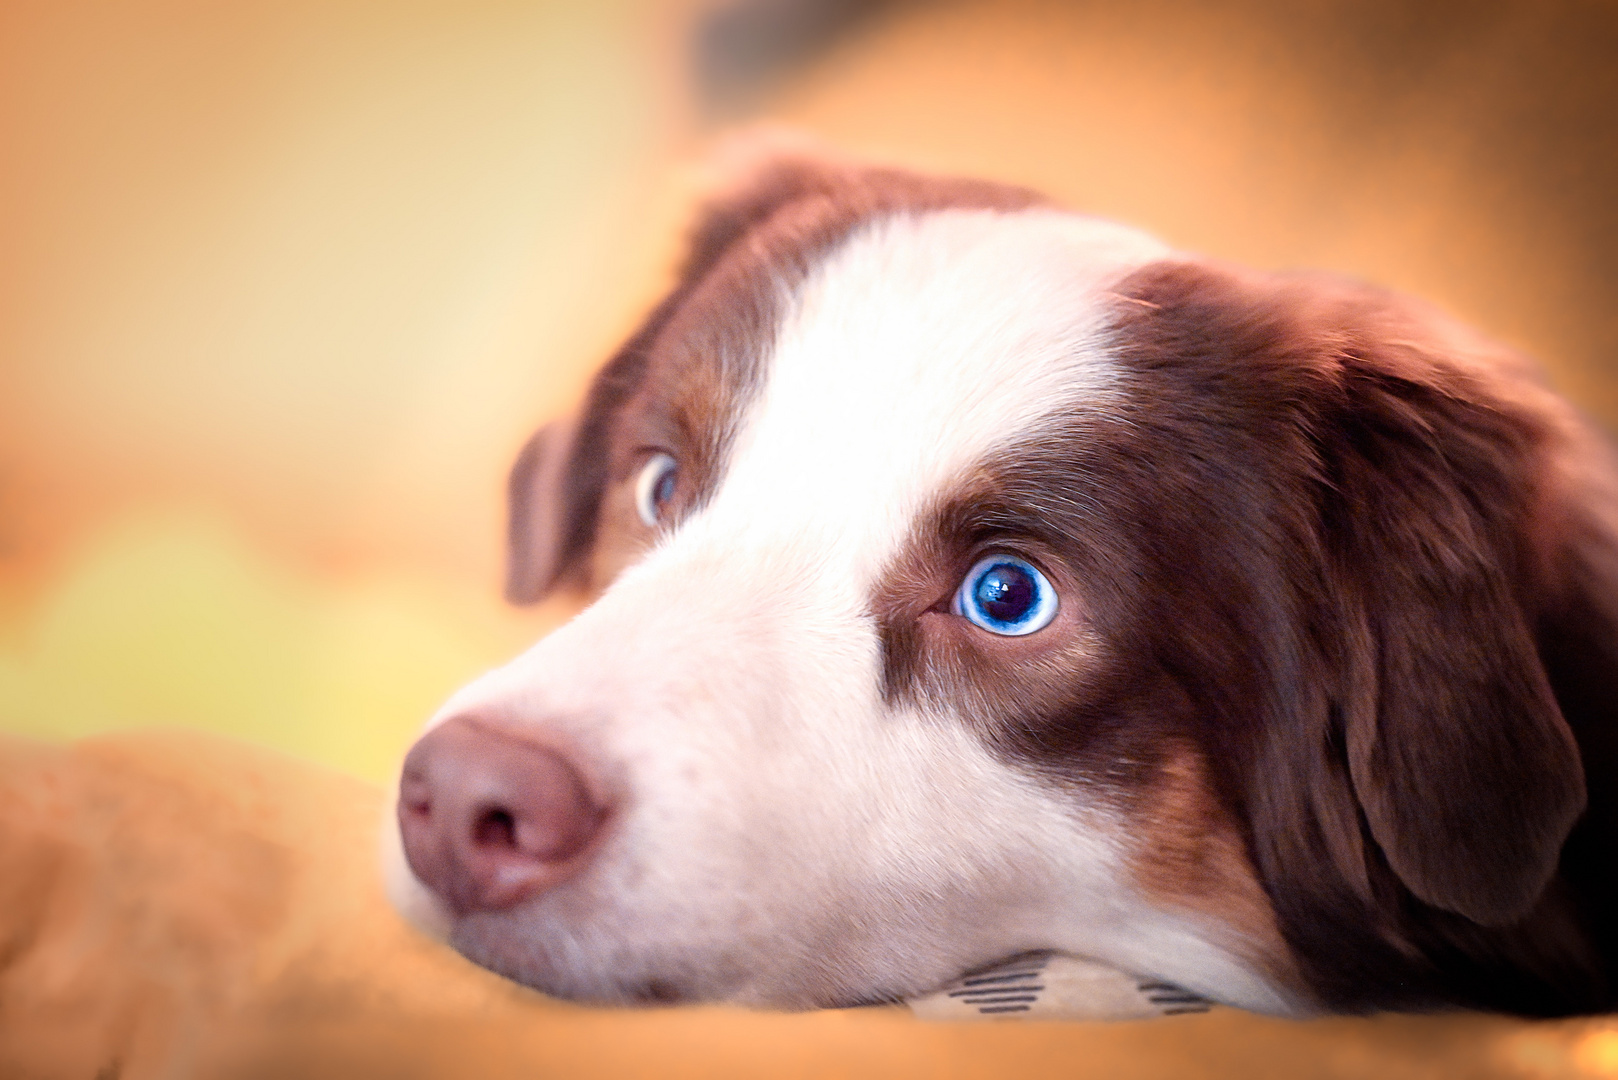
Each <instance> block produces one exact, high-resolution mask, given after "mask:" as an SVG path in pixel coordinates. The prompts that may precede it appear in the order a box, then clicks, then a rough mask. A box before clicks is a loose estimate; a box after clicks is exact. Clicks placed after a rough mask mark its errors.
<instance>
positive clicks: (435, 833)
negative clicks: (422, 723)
mask: <svg viewBox="0 0 1618 1080" xmlns="http://www.w3.org/2000/svg"><path fill="white" fill-rule="evenodd" d="M605 816H606V813H605V810H604V809H603V808H602V807H599V806H597V805H595V803H594V802H593V801H592V800H591V798H590V795H589V792H588V791H587V790H586V789H585V786H584V782H583V780H581V779H580V777H579V774H578V772H577V771H576V770H575V769H574V768H573V766H572V765H570V764H569V763H568V761H567V759H566V758H564V757H563V756H562V755H561V754H559V753H558V752H557V751H555V750H553V749H551V748H549V747H546V746H543V745H541V744H539V743H537V742H534V741H531V740H529V739H526V738H524V737H523V736H522V735H521V734H519V733H517V732H515V731H513V730H511V729H510V728H507V727H502V726H501V725H499V724H497V723H493V722H490V721H486V720H482V719H479V718H478V717H475V716H462V717H456V718H455V719H452V720H447V721H445V722H444V723H442V724H440V725H439V726H438V727H436V728H434V729H433V730H432V731H429V732H428V733H427V734H426V735H423V736H422V737H421V739H420V741H418V742H417V743H416V745H415V746H413V747H412V748H411V750H410V753H409V754H408V755H407V756H406V757H405V763H404V774H403V775H402V776H401V777H400V780H399V831H400V834H401V835H402V837H403V839H404V850H405V857H406V858H407V859H408V860H409V861H410V869H411V870H413V871H415V874H416V876H417V877H418V878H420V879H421V880H422V882H423V883H424V884H425V885H426V886H427V887H428V888H430V889H432V890H433V891H434V892H435V893H437V894H438V895H439V896H440V897H442V898H443V900H444V901H445V902H446V903H448V904H449V906H450V908H451V909H452V910H454V911H455V912H456V913H457V914H466V913H467V912H471V911H496V910H499V909H501V908H508V907H511V906H513V905H515V904H519V903H521V902H522V901H524V900H526V899H528V898H529V897H531V896H534V895H536V894H538V893H540V892H543V891H544V890H546V889H549V888H551V887H553V886H555V885H557V884H558V883H560V882H562V881H563V880H565V879H567V878H568V877H570V876H572V875H573V874H574V873H576V872H577V871H578V870H579V869H580V867H581V864H582V863H583V862H584V861H585V860H584V859H582V858H580V855H581V854H582V852H583V851H584V849H585V847H586V846H587V845H588V844H589V842H590V839H591V838H592V837H593V836H595V835H596V833H597V832H598V831H599V830H600V828H601V824H602V821H603V819H604V818H605Z"/></svg>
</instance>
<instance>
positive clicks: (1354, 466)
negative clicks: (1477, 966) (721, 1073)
mask: <svg viewBox="0 0 1618 1080" xmlns="http://www.w3.org/2000/svg"><path fill="white" fill-rule="evenodd" d="M1439 333H1445V334H1449V333H1451V332H1450V331H1447V330H1446V331H1439V330H1435V329H1433V328H1432V326H1431V325H1428V324H1426V323H1424V322H1422V321H1421V320H1418V319H1416V318H1415V317H1413V316H1405V315H1401V314H1399V313H1398V312H1397V311H1393V310H1391V309H1389V308H1388V306H1387V302H1386V301H1385V300H1384V299H1382V298H1378V297H1367V296H1365V295H1361V294H1355V293H1351V292H1348V291H1345V290H1342V289H1338V288H1336V287H1334V286H1330V285H1325V284H1321V283H1319V282H1309V281H1295V282H1282V281H1271V280H1266V279H1259V278H1251V277H1243V276H1240V275H1237V274H1235V273H1234V272H1231V271H1226V270H1220V269H1215V268H1211V267H1208V266H1204V265H1199V264H1197V263H1194V262H1191V261H1189V260H1186V259H1184V258H1181V257H1178V256H1176V255H1174V254H1173V253H1172V252H1170V251H1169V250H1167V249H1166V248H1164V247H1163V246H1162V245H1161V244H1159V243H1157V242H1156V241H1154V240H1152V239H1150V238H1148V237H1146V236H1143V235H1141V234H1139V233H1136V232H1134V231H1131V230H1128V229H1125V228H1122V227H1119V226H1115V225H1111V224H1107V223H1104V222H1100V221H1097V220H1093V219H1088V218H1084V217H1079V216H1075V215H1071V214H1067V213H1063V212H1059V211H1057V210H1054V209H1050V208H1046V207H1044V206H1042V205H1040V204H1039V203H1038V202H1037V200H1035V199H1034V198H1033V197H1032V196H1030V195H1028V194H1027V193H1024V192H1020V191H1016V190H1010V189H1004V188H997V187H992V186H989V185H977V184H963V183H945V182H935V181H928V180H921V179H917V178H913V177H909V176H906V175H903V174H898V173H886V172H877V171H870V170H854V169H843V168H838V167H833V166H826V165H818V164H810V163H805V162H801V161H790V160H787V161H778V162H776V163H775V164H774V165H772V166H769V167H766V168H764V169H762V170H761V171H760V172H759V173H758V174H757V175H755V177H754V178H753V180H752V182H751V183H750V184H748V185H746V186H744V187H743V188H742V190H741V191H740V193H739V194H738V195H736V196H735V197H733V198H732V199H730V200H728V201H724V202H722V203H721V204H719V206H718V207H717V208H716V209H715V210H714V211H713V213H712V214H711V215H710V217H709V218H708V219H707V222H706V224H705V225H704V226H703V227H702V228H700V229H699V231H698V234H697V237H696V244H695V250H694V254H693V256H692V258H691V261H690V264H689V266H688V267H687V269H686V272H685V275H684V277H683V279H682V281H681V283H680V284H679V286H678V287H677V288H676V289H675V291H674V292H673V294H672V295H671V296H670V297H669V299H668V300H667V301H665V303H664V304H663V305H662V306H661V307H660V308H659V309H658V310H657V311H656V312H654V314H653V315H652V317H651V318H650V320H649V321H648V323H647V325H646V326H645V327H644V328H643V330H642V331H641V332H640V333H639V334H638V335H637V336H636V337H635V338H634V339H632V340H631V342H630V343H629V344H628V345H627V346H626V347H625V349H624V351H623V352H622V353H621V354H620V355H619V356H618V357H617V358H616V359H615V360H614V361H613V362H612V363H611V364H610V365H609V366H608V368H607V369H606V370H605V371H604V372H603V374H602V375H601V376H600V378H599V379H598V381H597V384H596V386H595V388H594V390H593V392H592V394H591V397H590V399H589V401H588V402H587V404H586V406H585V409H584V411H583V412H582V414H581V415H580V417H578V418H577V419H576V420H574V421H571V422H568V423H565V424H563V425H559V426H557V427H553V428H551V429H548V430H547V431H545V432H542V433H541V435H540V436H538V437H536V439H535V441H534V442H533V443H532V444H530V447H529V448H528V450H527V451H526V452H525V454H524V456H523V459H522V460H521V461H520V462H519V465H518V467H517V469H516V471H515V472H514V474H513V478H512V502H513V518H512V538H511V539H512V545H513V551H512V570H511V578H510V581H509V588H508V591H509V592H510V593H511V595H512V597H513V598H514V599H517V600H532V599H535V598H537V597H538V596H540V595H543V594H544V593H545V592H547V591H549V590H550V589H552V588H553V587H555V586H557V585H558V584H583V585H586V586H589V587H592V588H596V589H601V590H604V591H602V593H601V595H600V597H599V598H598V599H597V600H596V601H595V602H594V604H593V605H592V606H590V607H589V608H588V609H586V610H585V611H584V612H583V613H582V614H581V615H579V616H578V617H577V618H575V619H574V620H573V621H572V622H570V623H568V624H567V625H566V626H564V627H563V628H561V629H560V630H558V631H557V632H555V633H554V634H552V635H550V636H549V637H547V638H545V639H544V640H543V641H541V642H539V643H538V644H537V645H536V646H535V647H534V648H533V649H532V650H530V651H529V652H528V653H526V654H525V655H523V656H521V657H519V658H518V659H516V660H514V661H513V662H511V663H510V664H509V665H507V666H506V667H504V668H501V669H499V670H497V671H495V672H493V673H491V674H489V675H488V676H486V677H484V678H482V679H480V680H478V681H477V682H475V683H473V684H471V685H470V686H468V687H466V688H465V689H463V690H462V691H461V692H460V693H459V694H457V695H456V696H455V697H454V699H453V700H452V701H451V702H450V703H449V704H448V705H446V707H445V708H444V710H443V711H442V712H441V713H440V715H439V717H438V718H437V720H436V721H435V725H434V726H433V727H432V728H431V729H430V731H429V732H428V734H427V735H426V736H424V738H423V740H422V742H421V743H420V744H418V746H417V748H416V750H415V751H413V752H412V755H411V758H410V759H409V761H408V762H407V764H406V769H405V774H404V778H403V780H402V783H401V799H400V818H401V824H402V828H403V839H404V843H403V852H404V855H405V856H406V858H407V861H408V864H409V867H410V868H411V870H413V871H414V872H413V873H411V872H410V871H408V870H405V869H404V868H403V867H402V866H401V867H399V868H398V871H399V872H398V873H397V874H396V875H395V876H396V877H397V879H398V880H397V881H396V883H395V885H396V894H397V895H398V896H399V898H400V902H401V904H402V905H403V906H404V907H405V908H406V909H407V910H413V911H416V912H417V913H419V914H421V915H422V917H423V919H424V921H428V922H432V923H435V924H436V925H438V926H439V927H440V928H441V929H442V930H443V931H444V932H445V933H447V935H448V937H449V939H450V941H451V942H452V943H453V944H454V945H455V946H456V947H457V948H459V949H460V950H461V951H463V952H465V953H466V954H467V955H468V956H470V957H471V958H473V959H474V960H476V961H478V962H479V963H482V964H485V965H487V966H489V967H491V968H494V969H495V970H497V971H500V972H503V973H505V974H507V975H509V976H511V977H512V978H515V979H517V980H518V981H521V982H524V983H527V984H529V985H532V986H535V987H538V988H540V989H542V990H545V991H547V992H550V993H555V994H559V995H563V996H567V997H574V998H582V999H591V1000H608V1001H644V1000H657V1001H662V1000H699V999H726V1000H736V1001H742V1002H747V1003H754V1004H763V1005H771V1006H784V1007H807V1006H817V1005H835V1004H849V1003H855V1002H860V1001H869V1000H884V999H892V998H897V997H903V996H908V995H911V994H914V993H917V992H921V991H926V990H929V989H931V988H933V987H936V986H937V985H939V984H941V983H943V982H945V981H947V980H949V979H951V978H953V977H955V976H957V975H959V974H960V973H961V972H963V971H965V970H967V969H970V968H972V967H974V966H977V965H981V964H984V963H986V962H989V961H993V960H996V959H998V958H1001V957H1004V956H1007V955H1010V954H1014V953H1018V952H1021V951H1025V950H1029V949H1039V948H1056V949H1062V950H1066V951H1070V952H1074V953H1078V954H1082V955H1087V956H1091V957H1095V958H1098V959H1101V960H1104V961H1107V962H1110V963H1112V964H1115V965H1117V966H1119V967H1121V968H1124V969H1125V970H1129V971H1132V972H1136V973H1139V974H1143V975H1152V976H1156V977H1160V978H1165V979H1169V980H1172V981H1174V982H1177V983H1179V984H1181V985H1184V986H1186V987H1188V988H1190V989H1193V990H1197V991H1199V992H1202V993H1204V994H1207V995H1210V996H1213V997H1216V998H1218V999H1220V1000H1223V1001H1227V1002H1232V1003H1235V1004H1239V1005H1243V1006H1247V1007H1250V1008H1256V1009H1262V1010H1266V1011H1276V1012H1296V1011H1306V1010H1309V1009H1312V1008H1317V1007H1319V1006H1320V1005H1321V1003H1322V1001H1323V1000H1324V1001H1328V1002H1329V1001H1330V1000H1331V990H1330V988H1329V987H1326V988H1324V989H1323V988H1322V985H1321V982H1322V976H1321V974H1320V972H1319V971H1318V970H1316V968H1318V965H1315V966H1314V967H1311V963H1312V962H1308V961H1307V958H1303V959H1301V958H1300V956H1301V953H1303V952H1307V948H1306V943H1305V942H1304V941H1303V940H1302V938H1301V937H1300V935H1302V936H1303V937H1306V936H1307V932H1308V925H1309V924H1310V921H1311V920H1312V919H1318V917H1319V916H1320V915H1321V913H1322V912H1330V911H1335V910H1342V911H1346V912H1349V913H1350V914H1352V915H1353V916H1354V917H1355V918H1354V919H1352V920H1350V922H1352V924H1353V928H1352V929H1351V930H1347V931H1344V933H1345V934H1347V938H1348V940H1349V942H1350V943H1351V944H1353V945H1354V947H1356V948H1359V947H1362V946H1363V947H1365V948H1372V947H1373V946H1374V947H1375V948H1382V949H1383V950H1384V951H1387V950H1392V951H1393V953H1395V954H1396V953H1398V951H1399V950H1400V949H1407V948H1408V947H1409V942H1408V941H1407V940H1406V939H1407V938H1409V936H1410V935H1409V933H1408V932H1407V931H1406V930H1405V929H1404V928H1403V927H1402V926H1401V925H1400V924H1399V921H1398V918H1397V917H1396V916H1391V915H1389V916H1386V917H1384V915H1383V914H1382V912H1383V907H1384V906H1385V901H1386V897H1387V896H1388V895H1390V894H1389V890H1390V888H1391V889H1394V890H1395V891H1396V892H1397V896H1395V900H1397V901H1398V903H1407V902H1406V900H1404V899H1401V898H1410V897H1413V898H1415V901H1416V902H1418V903H1419V904H1421V905H1426V906H1428V907H1430V908H1432V909H1437V910H1442V911H1445V912H1448V913H1452V914H1453V915H1454V916H1455V917H1456V918H1459V919H1463V920H1467V921H1470V922H1472V923H1476V924H1478V925H1500V924H1503V923H1509V922H1512V921H1514V920H1519V919H1520V918H1521V917H1522V915H1523V914H1524V913H1525V912H1527V911H1528V910H1529V909H1531V908H1532V907H1533V906H1534V905H1535V903H1536V902H1538V899H1539V898H1540V896H1541V894H1542V892H1543V891H1544V890H1545V887H1546V883H1547V881H1548V880H1549V879H1550V878H1551V876H1552V875H1553V873H1554V872H1555V867H1556V859H1557V853H1558V851H1559V849H1560V846H1561V842H1562V839H1563V837H1564V836H1565V834H1566V832H1567V829H1568V827H1569V825H1570V823H1571V822H1572V820H1573V818H1574V817H1576V816H1577V814H1578V813H1579V811H1580V809H1581V808H1582V805H1583V786H1582V784H1583V781H1582V774H1581V773H1580V771H1579V768H1580V767H1579V761H1578V752H1577V749H1576V747H1575V746H1574V744H1573V741H1572V737H1571V735H1570V734H1569V733H1568V730H1567V727H1566V725H1565V724H1564V723H1563V721H1562V719H1561V716H1560V714H1559V713H1558V712H1557V706H1556V703H1555V700H1554V698H1553V697H1552V696H1551V692H1550V690H1549V687H1548V683H1547V681H1546V677H1545V675H1544V673H1543V671H1542V670H1541V669H1540V667H1539V662H1538V659H1537V657H1536V654H1535V649H1534V646H1533V641H1532V638H1531V633H1530V631H1531V627H1530V625H1529V623H1530V619H1531V615H1530V614H1529V613H1527V612H1526V610H1525V609H1524V608H1523V606H1522V604H1521V603H1520V601H1521V600H1522V598H1523V594H1524V591H1525V590H1527V589H1529V588H1531V587H1534V583H1531V582H1525V581H1524V580H1523V578H1522V574H1523V573H1525V572H1534V571H1533V568H1534V567H1537V566H1539V565H1540V562H1541V561H1543V560H1542V554H1543V553H1542V552H1541V551H1540V550H1539V548H1537V547H1536V546H1535V545H1536V544H1537V543H1541V540H1536V539H1535V537H1536V535H1537V534H1536V533H1535V531H1534V529H1532V528H1530V527H1529V521H1528V519H1529V517H1531V516H1532V515H1533V514H1534V513H1537V512H1538V511H1539V509H1542V508H1543V507H1544V506H1545V505H1547V504H1548V503H1547V501H1548V500H1551V499H1552V498H1553V496H1554V494H1555V492H1554V491H1553V490H1551V488H1554V486H1555V484H1556V483H1557V481H1556V480H1555V479H1554V478H1551V479H1547V478H1546V477H1547V475H1548V471H1549V466H1546V465H1545V464H1544V463H1543V461H1541V458H1540V457H1536V456H1535V455H1536V454H1539V453H1540V450H1539V448H1540V447H1542V446H1544V445H1549V443H1551V442H1553V441H1554V439H1553V434H1554V432H1552V428H1553V427H1554V424H1550V423H1549V422H1548V421H1543V420H1541V419H1538V418H1537V417H1538V414H1537V413H1535V412H1534V410H1533V409H1526V408H1525V409H1519V410H1517V411H1515V412H1514V411H1513V410H1512V409H1510V408H1505V407H1503V406H1500V405H1498V404H1497V403H1494V402H1493V401H1492V400H1491V402H1490V403H1489V404H1486V405H1474V404H1473V402H1474V401H1475V400H1476V399H1477V398H1478V396H1479V395H1480V394H1487V393H1488V392H1490V391H1489V388H1490V387H1492V386H1494V385H1495V383H1497V382H1500V381H1501V380H1503V379H1507V378H1508V377H1512V376H1507V375H1503V374H1501V373H1500V371H1499V370H1497V368H1498V365H1491V363H1489V362H1485V361H1484V360H1482V359H1479V358H1478V355H1474V354H1475V353H1476V352H1477V350H1476V347H1475V345H1474V344H1473V343H1472V342H1470V341H1468V340H1466V339H1464V338H1462V337H1459V336H1452V337H1450V338H1446V339H1445V340H1443V341H1438V340H1437V339H1436V338H1435V337H1434V335H1435V334H1439ZM1390 343H1392V344H1390ZM1522 393H1523V394H1531V393H1537V391H1533V392H1530V391H1528V390H1523V391H1522ZM1537 400H1538V399H1537V398H1536V399H1535V401H1536V402H1537ZM1538 407H1539V406H1537V405H1536V406H1535V408H1538ZM1452 430H1453V431H1454V432H1459V433H1460V435H1461V436H1462V437H1454V436H1453V435H1452ZM1458 456H1459V458H1462V459H1464V460H1460V461H1459V464H1457V458H1458ZM1541 456H1543V455H1541ZM1545 460H1549V459H1548V458H1546V459H1545ZM1456 620H1459V621H1460V624H1461V626H1460V628H1459V629H1458V628H1457V627H1456V626H1455V625H1453V623H1454V622H1455V621H1456ZM1457 642H1460V644H1457ZM1396 697H1397V699H1398V700H1395V698H1396ZM1459 714H1464V718H1465V721H1466V722H1465V723H1464V724H1459V725H1456V724H1453V723H1452V720H1453V719H1454V717H1455V716H1457V715H1459ZM1524 763H1528V765H1529V768H1528V770H1526V771H1525V770H1524V769H1523V765H1524ZM1506 774H1509V775H1510V776H1512V777H1514V778H1516V779H1514V781H1513V788H1512V791H1511V793H1510V794H1509V796H1502V795H1500V794H1499V793H1498V791H1496V790H1492V789H1491V788H1490V787H1489V786H1488V785H1489V784H1491V783H1493V782H1495V781H1496V780H1498V778H1499V777H1500V776H1502V775H1506ZM1394 906H1397V905H1394ZM1407 906H1408V905H1407ZM1300 925H1302V926H1303V927H1304V929H1302V930H1300ZM1356 935H1357V936H1356ZM1361 938H1363V939H1364V942H1361V941H1360V940H1359V939H1361ZM1365 942H1370V943H1371V945H1365ZM1373 951H1374V949H1373ZM1377 955H1380V954H1377Z"/></svg>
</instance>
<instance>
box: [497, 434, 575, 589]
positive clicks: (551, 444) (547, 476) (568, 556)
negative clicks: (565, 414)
mask: <svg viewBox="0 0 1618 1080" xmlns="http://www.w3.org/2000/svg"><path fill="white" fill-rule="evenodd" d="M578 427H579V425H578V419H577V418H576V417H569V418H567V419H565V420H558V421H556V422H554V423H551V424H548V425H546V426H545V427H543V428H541V429H540V430H539V431H537V432H535V433H534V435H533V437H532V438H530V439H529V440H528V442H527V443H526V444H524V446H523V448H522V451H521V452H520V453H519V454H518V455H517V462H516V464H514V465H513V466H512V467H511V476H510V477H509V478H508V480H507V482H506V496H507V502H506V506H507V519H506V599H507V600H508V601H509V602H511V603H513V604H532V603H536V602H538V601H540V600H543V599H544V598H545V597H546V596H547V595H549V594H550V593H551V592H552V591H553V590H554V589H555V588H557V587H558V586H559V585H561V584H563V583H564V580H565V579H567V578H569V577H577V576H578V571H579V570H580V566H579V562H580V555H581V554H582V553H583V552H582V550H581V546H582V547H587V546H588V540H587V538H585V539H586V542H585V544H584V545H581V544H579V543H578V542H577V538H576V537H575V536H574V534H575V533H576V532H577V523H576V521H574V520H573V516H572V514H571V513H570V511H571V510H572V509H573V507H574V506H575V505H576V504H577V503H578V502H579V501H580V500H579V499H578V498H577V497H576V496H575V495H574V493H572V492H569V491H568V490H567V480H568V477H569V469H568V465H569V463H570V462H571V460H572V457H573V447H574V440H575V439H576V437H577V435H578Z"/></svg>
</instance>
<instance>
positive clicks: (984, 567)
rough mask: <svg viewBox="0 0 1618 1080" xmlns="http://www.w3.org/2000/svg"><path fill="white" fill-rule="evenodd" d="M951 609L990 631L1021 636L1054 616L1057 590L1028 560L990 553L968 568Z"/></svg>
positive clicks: (1042, 625) (1039, 627) (1047, 622)
mask: <svg viewBox="0 0 1618 1080" xmlns="http://www.w3.org/2000/svg"><path fill="white" fill-rule="evenodd" d="M954 611H955V614H957V615H960V616H962V617H963V618H965V619H966V620H967V621H968V622H970V623H972V624H973V625H974V626H981V627H982V628H983V629H985V630H987V631H989V632H990V633H991V634H1001V635H1003V636H1006V637H1020V636H1021V635H1023V634H1032V633H1033V632H1034V631H1035V630H1039V629H1041V628H1043V627H1045V626H1048V625H1049V624H1050V621H1051V620H1052V619H1054V618H1056V590H1055V589H1054V588H1053V587H1052V586H1051V583H1050V582H1049V581H1047V580H1046V578H1045V575H1044V574H1042V573H1040V572H1039V570H1038V568H1037V567H1035V566H1034V565H1033V564H1032V563H1030V562H1028V561H1027V560H1025V559H1019V558H1017V557H1016V556H1015V555H990V556H989V557H988V558H986V559H980V560H978V562H977V564H976V565H975V566H973V567H972V569H971V570H969V571H967V574H966V577H965V579H964V580H962V582H961V587H960V588H959V589H957V590H956V592H955V603H954Z"/></svg>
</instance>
